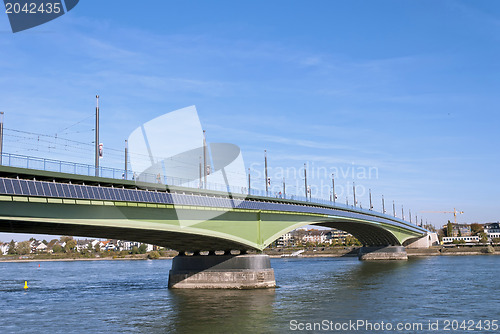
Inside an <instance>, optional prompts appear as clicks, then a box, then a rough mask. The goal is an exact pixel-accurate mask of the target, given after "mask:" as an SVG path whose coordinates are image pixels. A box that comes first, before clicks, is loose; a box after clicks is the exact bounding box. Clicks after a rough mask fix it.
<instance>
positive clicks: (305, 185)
mask: <svg viewBox="0 0 500 334" xmlns="http://www.w3.org/2000/svg"><path fill="white" fill-rule="evenodd" d="M304 187H305V192H306V202H307V191H308V189H307V166H306V164H305V163H304Z"/></svg>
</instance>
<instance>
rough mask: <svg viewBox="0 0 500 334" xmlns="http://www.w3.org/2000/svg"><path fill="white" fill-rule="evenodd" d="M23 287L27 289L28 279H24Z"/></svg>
mask: <svg viewBox="0 0 500 334" xmlns="http://www.w3.org/2000/svg"><path fill="white" fill-rule="evenodd" d="M24 288H25V289H27V288H28V281H24Z"/></svg>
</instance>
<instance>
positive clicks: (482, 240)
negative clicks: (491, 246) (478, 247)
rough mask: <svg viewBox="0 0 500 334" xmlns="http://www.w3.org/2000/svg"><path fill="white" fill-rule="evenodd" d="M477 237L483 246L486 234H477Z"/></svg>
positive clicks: (486, 238)
mask: <svg viewBox="0 0 500 334" xmlns="http://www.w3.org/2000/svg"><path fill="white" fill-rule="evenodd" d="M478 236H479V242H482V243H483V244H484V243H487V242H488V235H487V234H486V233H484V232H479V233H478Z"/></svg>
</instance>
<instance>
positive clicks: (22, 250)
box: [17, 241, 31, 255]
mask: <svg viewBox="0 0 500 334" xmlns="http://www.w3.org/2000/svg"><path fill="white" fill-rule="evenodd" d="M29 253H31V241H21V242H19V243H18V244H17V254H19V255H26V254H29Z"/></svg>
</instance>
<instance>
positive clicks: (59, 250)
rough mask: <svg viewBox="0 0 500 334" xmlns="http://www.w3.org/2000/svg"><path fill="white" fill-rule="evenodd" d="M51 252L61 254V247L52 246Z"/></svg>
mask: <svg viewBox="0 0 500 334" xmlns="http://www.w3.org/2000/svg"><path fill="white" fill-rule="evenodd" d="M52 252H53V253H62V252H63V248H62V247H61V245H54V247H52Z"/></svg>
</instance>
